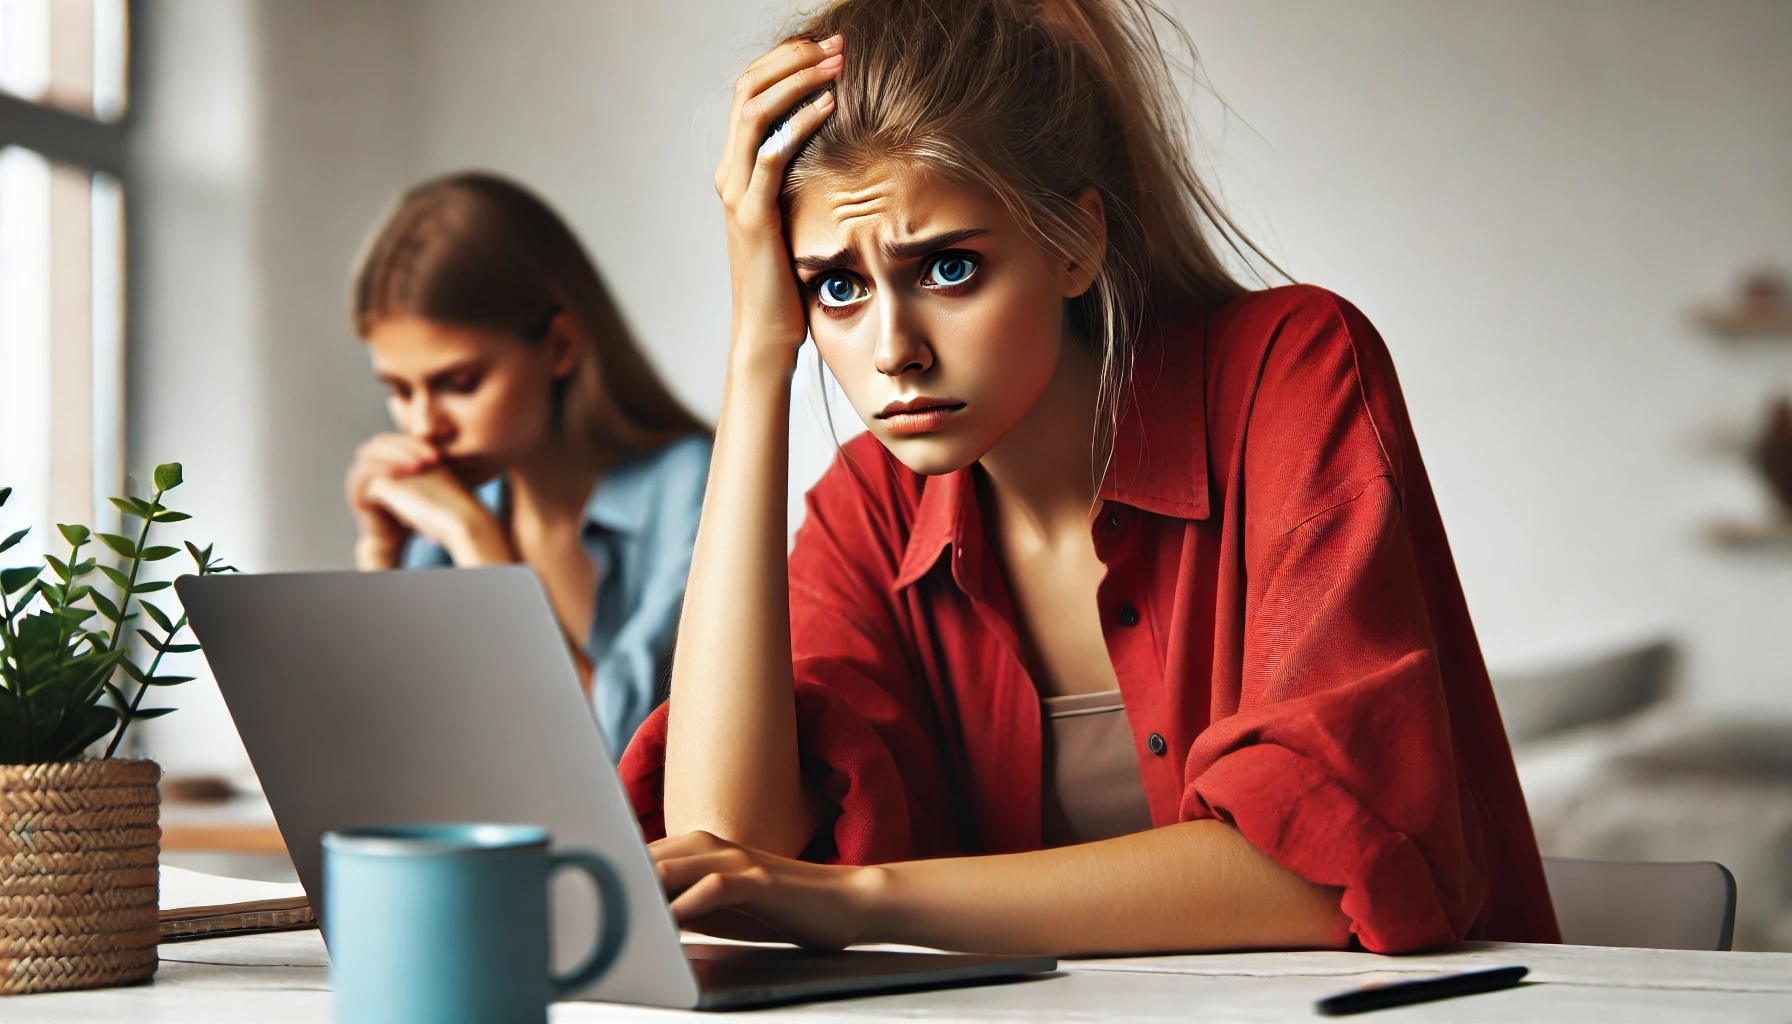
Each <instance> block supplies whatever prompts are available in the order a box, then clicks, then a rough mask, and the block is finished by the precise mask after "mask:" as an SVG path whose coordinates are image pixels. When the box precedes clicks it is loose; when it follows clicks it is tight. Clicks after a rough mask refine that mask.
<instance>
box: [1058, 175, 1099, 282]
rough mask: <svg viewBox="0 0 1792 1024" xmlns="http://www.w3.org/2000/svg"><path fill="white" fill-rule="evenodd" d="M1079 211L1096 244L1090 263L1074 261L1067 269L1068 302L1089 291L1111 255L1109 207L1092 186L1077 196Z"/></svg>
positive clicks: (1092, 247) (1065, 275)
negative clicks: (1103, 202) (1109, 250)
mask: <svg viewBox="0 0 1792 1024" xmlns="http://www.w3.org/2000/svg"><path fill="white" fill-rule="evenodd" d="M1076 208H1077V215H1078V216H1079V217H1081V218H1082V220H1083V225H1084V227H1085V228H1086V229H1087V230H1088V231H1089V237H1090V240H1091V241H1092V242H1093V243H1094V244H1093V245H1091V246H1090V250H1089V251H1090V254H1091V256H1090V259H1089V260H1088V262H1087V263H1085V262H1083V261H1076V260H1073V261H1071V262H1069V263H1067V264H1065V266H1064V270H1065V274H1064V297H1065V298H1067V299H1074V298H1077V297H1079V296H1081V295H1082V294H1083V293H1084V292H1086V291H1088V290H1089V286H1090V285H1093V284H1094V283H1095V275H1097V274H1099V273H1101V264H1102V262H1103V261H1104V260H1106V259H1107V255H1108V218H1107V208H1106V207H1104V206H1103V205H1102V202H1101V193H1100V192H1097V191H1096V190H1095V186H1093V185H1090V186H1088V187H1086V188H1084V189H1083V190H1082V191H1081V192H1078V193H1077V195H1076Z"/></svg>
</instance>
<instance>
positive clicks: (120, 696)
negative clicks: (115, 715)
mask: <svg viewBox="0 0 1792 1024" xmlns="http://www.w3.org/2000/svg"><path fill="white" fill-rule="evenodd" d="M106 696H108V697H111V698H112V703H113V704H114V705H116V706H117V707H118V709H119V710H120V711H122V710H124V709H125V708H128V707H130V706H131V699H130V698H129V697H126V696H125V695H124V691H123V690H120V689H119V688H118V687H116V686H114V685H112V684H111V683H107V684H106Z"/></svg>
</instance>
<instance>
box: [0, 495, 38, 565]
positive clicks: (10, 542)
mask: <svg viewBox="0 0 1792 1024" xmlns="http://www.w3.org/2000/svg"><path fill="white" fill-rule="evenodd" d="M6 493H8V494H11V493H12V488H10V487H8V488H7V489H6ZM30 532H31V527H29V526H27V527H25V528H24V529H23V530H20V531H18V532H17V533H14V534H12V535H11V536H9V537H7V538H6V539H5V540H0V551H5V550H6V549H7V548H10V547H13V546H15V545H17V544H18V543H19V541H22V540H24V539H25V535H26V534H27V533H30Z"/></svg>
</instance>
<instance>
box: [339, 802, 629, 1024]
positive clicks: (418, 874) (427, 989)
mask: <svg viewBox="0 0 1792 1024" xmlns="http://www.w3.org/2000/svg"><path fill="white" fill-rule="evenodd" d="M551 841H552V837H550V836H549V835H548V833H547V830H546V829H542V828H536V827H534V826H532V825H452V824H441V825H392V826H382V827H375V828H354V829H344V830H341V831H337V832H326V833H324V837H323V844H324V939H325V941H326V943H327V944H328V946H329V949H330V983H331V987H332V988H333V989H334V990H335V994H336V1019H337V1020H338V1021H339V1022H341V1024H413V1022H415V1024H459V1022H463V1021H464V1022H466V1024H510V1022H513V1021H514V1022H517V1024H522V1022H525V1021H526V1022H528V1024H543V1022H545V1021H546V1020H547V1017H548V1004H549V1003H551V1002H553V1001H554V1000H555V999H556V998H558V997H561V996H565V995H569V994H571V993H573V992H575V991H577V990H579V989H582V988H584V987H585V986H586V985H589V984H590V983H592V982H594V981H596V980H597V979H598V978H600V977H602V976H603V974H604V972H605V971H607V970H609V969H610V965H611V964H613V963H615V962H616V957H617V955H618V954H619V953H621V952H622V943H623V939H624V937H625V936H626V935H627V934H628V904H627V901H626V897H625V896H624V894H623V889H622V882H621V879H619V878H618V877H617V875H616V871H615V869H614V868H612V867H611V866H610V864H609V862H607V861H605V860H604V859H603V858H602V857H599V856H598V855H597V854H595V853H589V852H586V851H583V850H563V851H558V852H553V853H550V852H549V851H548V845H549V843H550V842H551ZM562 867H574V868H578V869H579V870H581V871H583V872H585V873H586V874H587V875H589V876H591V880H592V881H593V882H595V883H596V884H597V890H598V895H599V897H600V898H601V900H602V905H601V908H602V912H601V919H602V923H601V926H600V928H599V930H598V935H597V939H596V945H595V946H594V947H593V949H592V950H591V954H590V955H589V956H587V957H586V958H585V961H584V963H581V964H579V965H578V967H577V968H575V969H574V970H573V971H572V972H571V973H570V974H567V975H566V976H564V977H556V976H554V975H553V973H552V966H551V963H550V954H549V950H548V946H549V935H550V932H549V927H548V899H549V896H548V880H549V878H550V876H552V875H553V873H554V872H555V871H557V870H559V869H560V868H562Z"/></svg>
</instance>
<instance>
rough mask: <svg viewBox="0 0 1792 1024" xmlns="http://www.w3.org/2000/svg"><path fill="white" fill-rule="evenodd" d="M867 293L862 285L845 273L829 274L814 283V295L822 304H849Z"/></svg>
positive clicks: (838, 305)
mask: <svg viewBox="0 0 1792 1024" xmlns="http://www.w3.org/2000/svg"><path fill="white" fill-rule="evenodd" d="M867 294H868V293H867V292H866V290H865V288H864V286H863V285H861V284H859V282H858V281H856V280H855V279H853V278H852V277H851V276H849V275H847V274H829V275H828V276H827V277H824V278H822V279H821V280H820V281H818V282H816V284H815V297H816V298H818V299H820V300H821V304H822V305H824V306H833V307H836V308H838V307H840V306H850V305H852V304H853V303H855V302H858V301H859V300H861V299H863V298H864V297H865V296H866V295H867Z"/></svg>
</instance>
